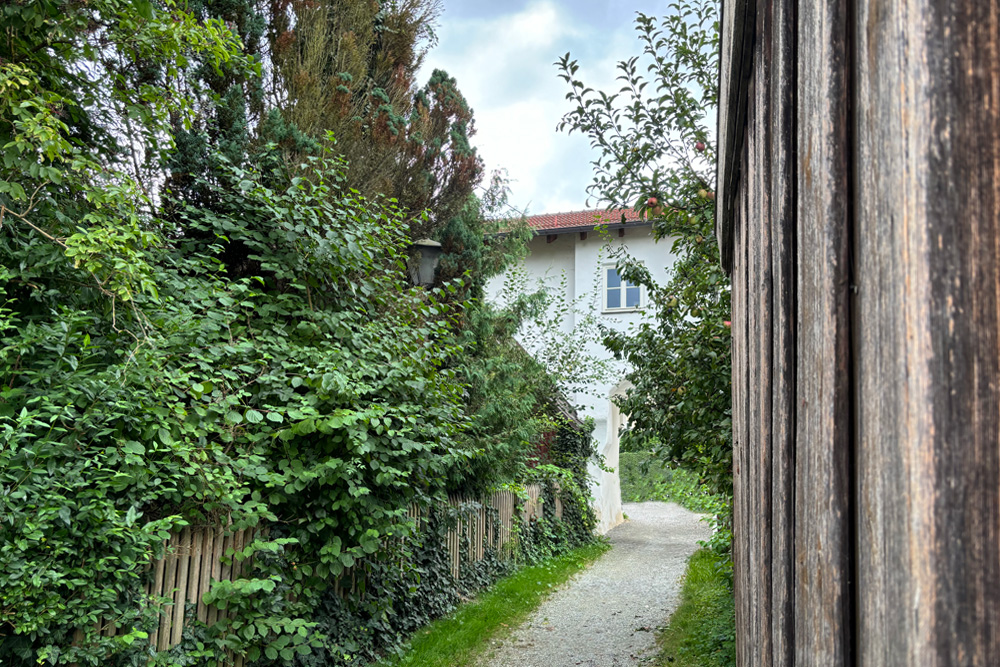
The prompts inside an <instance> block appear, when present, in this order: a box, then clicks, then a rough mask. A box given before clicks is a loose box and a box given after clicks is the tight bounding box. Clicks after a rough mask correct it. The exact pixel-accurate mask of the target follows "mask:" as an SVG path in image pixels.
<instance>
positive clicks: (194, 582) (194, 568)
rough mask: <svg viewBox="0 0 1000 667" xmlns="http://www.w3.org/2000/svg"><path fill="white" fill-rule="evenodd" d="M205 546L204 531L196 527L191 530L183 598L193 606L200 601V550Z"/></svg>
mask: <svg viewBox="0 0 1000 667" xmlns="http://www.w3.org/2000/svg"><path fill="white" fill-rule="evenodd" d="M204 545H205V529H204V528H202V527H200V526H198V527H195V528H192V529H191V557H190V562H191V565H190V569H189V570H188V585H187V594H186V596H185V598H186V599H187V601H188V602H189V603H191V604H193V605H197V604H198V600H199V599H200V597H201V596H200V594H199V590H200V584H201V561H202V549H204Z"/></svg>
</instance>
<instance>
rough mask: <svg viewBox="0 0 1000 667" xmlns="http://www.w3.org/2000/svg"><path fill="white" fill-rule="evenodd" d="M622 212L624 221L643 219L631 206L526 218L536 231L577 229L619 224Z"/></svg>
mask: <svg viewBox="0 0 1000 667" xmlns="http://www.w3.org/2000/svg"><path fill="white" fill-rule="evenodd" d="M622 214H624V215H625V222H626V223H639V222H642V221H643V218H642V214H641V213H639V212H638V211H636V210H635V209H632V208H618V209H612V210H610V211H606V210H604V209H595V208H592V209H589V210H586V211H571V212H569V213H546V214H544V215H533V216H531V217H529V218H528V226H529V227H531V228H532V229H534V230H535V231H537V232H542V231H558V230H562V229H566V230H568V229H579V228H581V227H594V226H596V225H620V224H622Z"/></svg>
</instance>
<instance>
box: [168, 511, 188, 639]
mask: <svg viewBox="0 0 1000 667" xmlns="http://www.w3.org/2000/svg"><path fill="white" fill-rule="evenodd" d="M190 564H191V528H190V527H185V528H184V529H183V530H182V531H181V534H180V536H179V537H178V541H177V579H176V581H175V582H174V587H175V589H176V590H174V591H173V593H172V594H171V595H172V597H173V599H174V607H173V620H172V622H171V630H170V646H176V645H177V644H180V643H181V633H182V632H183V630H184V603H185V602H186V601H187V588H188V573H189V571H190Z"/></svg>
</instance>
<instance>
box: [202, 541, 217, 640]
mask: <svg viewBox="0 0 1000 667" xmlns="http://www.w3.org/2000/svg"><path fill="white" fill-rule="evenodd" d="M213 553H215V528H213V527H211V526H206V527H205V528H204V529H203V531H202V547H201V574H200V577H199V583H198V620H199V621H201V622H202V623H208V605H206V604H205V603H204V602H203V601H202V598H203V597H204V595H205V593H207V592H208V591H209V589H210V588H211V587H212V554H213Z"/></svg>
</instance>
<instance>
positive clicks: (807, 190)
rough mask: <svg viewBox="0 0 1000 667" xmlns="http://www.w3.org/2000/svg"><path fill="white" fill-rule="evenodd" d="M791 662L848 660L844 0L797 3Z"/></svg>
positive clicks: (824, 666) (820, 665)
mask: <svg viewBox="0 0 1000 667" xmlns="http://www.w3.org/2000/svg"><path fill="white" fill-rule="evenodd" d="M798 17H799V20H798V40H799V41H798V61H797V68H798V71H797V75H796V81H797V82H798V104H797V118H798V123H797V136H798V139H797V145H798V153H797V163H798V169H797V172H798V183H797V188H798V191H797V192H798V197H797V213H796V242H797V254H798V260H797V263H796V264H797V276H798V277H797V294H798V302H797V312H798V330H797V332H796V339H797V353H798V356H797V372H796V401H797V409H796V436H795V517H794V521H795V546H794V548H795V592H794V618H795V628H794V633H795V664H796V665H802V666H803V667H808V666H811V665H815V666H816V667H838V666H840V665H850V664H852V659H853V656H852V626H851V613H852V607H851V605H852V597H851V580H850V576H851V565H852V557H851V553H850V551H851V519H852V516H851V513H852V511H853V507H852V505H853V503H852V499H851V495H852V492H853V490H852V483H851V472H852V470H851V465H852V461H851V453H852V439H853V425H852V414H851V383H850V377H851V376H850V373H851V339H850V317H849V306H850V299H849V292H850V271H849V264H848V260H849V249H850V215H851V210H850V204H849V196H850V187H849V183H850V159H849V158H850V156H849V147H848V109H849V104H848V94H849V79H848V70H847V68H848V64H849V60H848V53H847V46H848V44H847V39H848V31H847V30H846V28H847V25H848V23H847V20H848V2H847V0H808V1H804V2H800V3H799V6H798Z"/></svg>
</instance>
